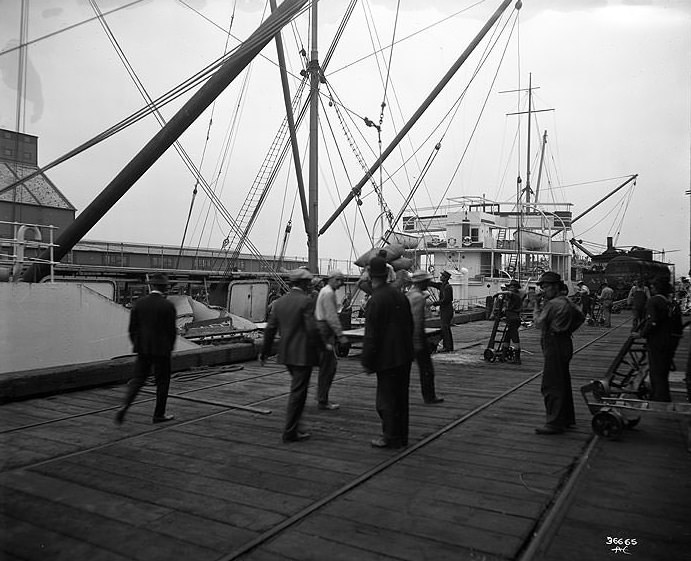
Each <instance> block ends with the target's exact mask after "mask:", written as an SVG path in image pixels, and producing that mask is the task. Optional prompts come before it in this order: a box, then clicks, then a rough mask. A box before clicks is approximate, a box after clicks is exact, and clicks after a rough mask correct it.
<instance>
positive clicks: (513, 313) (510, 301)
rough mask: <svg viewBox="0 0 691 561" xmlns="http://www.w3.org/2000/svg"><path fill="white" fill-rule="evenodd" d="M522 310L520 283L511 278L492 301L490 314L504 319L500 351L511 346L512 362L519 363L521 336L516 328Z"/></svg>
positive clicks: (518, 325) (519, 321)
mask: <svg viewBox="0 0 691 561" xmlns="http://www.w3.org/2000/svg"><path fill="white" fill-rule="evenodd" d="M522 311H523V296H522V295H521V283H520V282H518V281H517V280H516V279H512V280H511V282H509V284H507V285H506V290H505V291H503V292H501V293H500V294H499V296H497V299H496V301H495V303H494V309H493V310H492V315H493V316H494V317H497V316H499V317H501V314H503V316H504V318H505V319H506V337H505V338H504V341H503V342H502V352H505V351H507V350H508V348H509V346H513V362H514V364H521V338H520V335H519V332H518V328H519V327H520V326H521V312H522Z"/></svg>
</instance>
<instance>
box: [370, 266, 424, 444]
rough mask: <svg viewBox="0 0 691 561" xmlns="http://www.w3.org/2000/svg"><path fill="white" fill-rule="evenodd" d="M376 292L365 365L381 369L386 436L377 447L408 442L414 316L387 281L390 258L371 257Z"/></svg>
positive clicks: (380, 396)
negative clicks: (387, 265)
mask: <svg viewBox="0 0 691 561" xmlns="http://www.w3.org/2000/svg"><path fill="white" fill-rule="evenodd" d="M369 267H370V276H371V277H372V289H373V292H372V296H371V297H370V299H369V303H368V304H367V312H366V315H365V337H364V340H363V344H362V359H361V360H362V366H363V367H364V369H365V371H366V372H368V373H371V372H376V373H377V398H376V406H377V413H378V414H379V417H380V418H381V421H382V433H383V434H382V436H381V437H380V438H376V439H374V440H372V446H374V447H375V448H400V447H402V446H407V445H408V391H409V386H410V366H411V364H412V361H413V316H412V314H411V312H410V304H409V303H408V299H407V298H406V296H405V295H404V294H403V293H402V292H401V291H400V290H398V289H396V288H394V287H393V286H391V284H389V283H387V282H386V277H387V275H388V271H387V268H386V260H385V259H383V258H381V257H374V258H372V260H371V261H370V266H369Z"/></svg>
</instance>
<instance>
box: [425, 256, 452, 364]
mask: <svg viewBox="0 0 691 561" xmlns="http://www.w3.org/2000/svg"><path fill="white" fill-rule="evenodd" d="M450 278H451V273H449V271H447V270H446V269H444V270H443V271H442V272H441V275H439V279H440V280H441V282H440V283H439V282H430V286H433V287H435V288H438V289H439V323H440V327H441V338H442V350H441V351H440V352H442V353H450V352H451V351H453V335H452V334H451V322H452V321H453V288H452V287H451V285H450V284H449V279H450Z"/></svg>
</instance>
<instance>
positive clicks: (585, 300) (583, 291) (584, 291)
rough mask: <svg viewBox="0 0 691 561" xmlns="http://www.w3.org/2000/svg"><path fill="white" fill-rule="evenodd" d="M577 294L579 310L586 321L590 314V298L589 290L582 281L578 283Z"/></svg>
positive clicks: (591, 303)
mask: <svg viewBox="0 0 691 561" xmlns="http://www.w3.org/2000/svg"><path fill="white" fill-rule="evenodd" d="M577 286H578V293H579V294H580V296H581V310H583V315H584V316H585V318H586V319H588V318H589V317H590V316H591V314H592V305H593V302H592V297H591V296H590V289H589V288H588V285H587V284H585V283H584V282H583V281H578V284H577Z"/></svg>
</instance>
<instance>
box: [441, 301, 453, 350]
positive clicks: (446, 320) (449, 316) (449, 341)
mask: <svg viewBox="0 0 691 561" xmlns="http://www.w3.org/2000/svg"><path fill="white" fill-rule="evenodd" d="M439 315H440V317H439V323H440V327H441V339H442V345H443V347H444V350H445V351H453V335H451V322H452V321H453V308H451V309H450V310H441V313H440V314H439Z"/></svg>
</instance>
